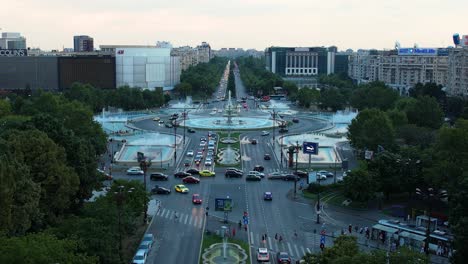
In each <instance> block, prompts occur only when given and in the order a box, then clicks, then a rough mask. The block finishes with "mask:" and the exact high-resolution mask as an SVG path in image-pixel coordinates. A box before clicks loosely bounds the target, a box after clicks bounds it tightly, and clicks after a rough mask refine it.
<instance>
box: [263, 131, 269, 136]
mask: <svg viewBox="0 0 468 264" xmlns="http://www.w3.org/2000/svg"><path fill="white" fill-rule="evenodd" d="M268 135H270V132H268V131H262V136H268Z"/></svg>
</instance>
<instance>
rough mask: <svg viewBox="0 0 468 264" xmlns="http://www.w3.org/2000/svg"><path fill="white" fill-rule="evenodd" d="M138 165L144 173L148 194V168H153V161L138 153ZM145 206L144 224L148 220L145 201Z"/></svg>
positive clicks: (144, 183)
mask: <svg viewBox="0 0 468 264" xmlns="http://www.w3.org/2000/svg"><path fill="white" fill-rule="evenodd" d="M137 158H138V163H139V164H140V169H141V170H142V171H143V185H144V186H145V193H146V171H147V170H148V167H149V166H151V161H149V160H148V159H147V158H146V157H145V154H144V153H143V152H137ZM144 203H145V204H144V205H145V214H144V217H143V223H144V224H146V221H147V219H148V212H147V211H148V202H147V201H146V199H145V201H144Z"/></svg>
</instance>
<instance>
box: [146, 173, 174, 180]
mask: <svg viewBox="0 0 468 264" xmlns="http://www.w3.org/2000/svg"><path fill="white" fill-rule="evenodd" d="M168 179H169V177H168V176H167V175H166V174H163V173H159V172H155V173H151V174H150V180H152V181H167V180H168Z"/></svg>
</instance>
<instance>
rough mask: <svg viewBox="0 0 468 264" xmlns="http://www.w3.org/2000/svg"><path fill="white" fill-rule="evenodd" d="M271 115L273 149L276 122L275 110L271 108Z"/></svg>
mask: <svg viewBox="0 0 468 264" xmlns="http://www.w3.org/2000/svg"><path fill="white" fill-rule="evenodd" d="M271 114H272V115H273V150H274V149H275V124H276V111H275V109H273V112H272V113H271Z"/></svg>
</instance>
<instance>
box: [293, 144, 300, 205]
mask: <svg viewBox="0 0 468 264" xmlns="http://www.w3.org/2000/svg"><path fill="white" fill-rule="evenodd" d="M299 148H300V147H299V141H296V175H295V176H297V164H298V163H299ZM296 185H297V181H296V177H294V199H296V192H297V190H296Z"/></svg>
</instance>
